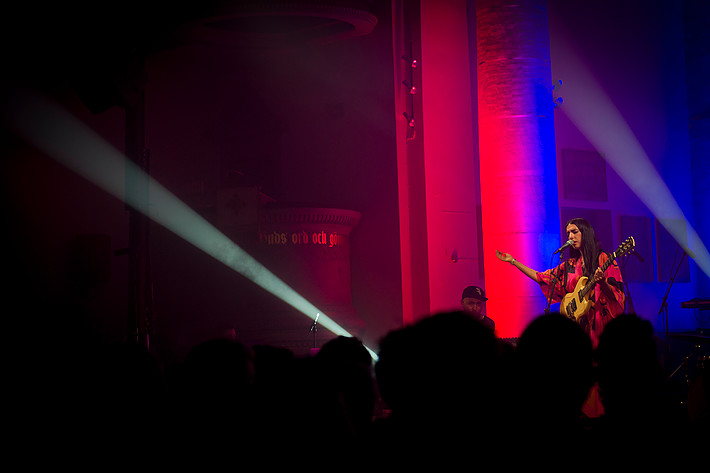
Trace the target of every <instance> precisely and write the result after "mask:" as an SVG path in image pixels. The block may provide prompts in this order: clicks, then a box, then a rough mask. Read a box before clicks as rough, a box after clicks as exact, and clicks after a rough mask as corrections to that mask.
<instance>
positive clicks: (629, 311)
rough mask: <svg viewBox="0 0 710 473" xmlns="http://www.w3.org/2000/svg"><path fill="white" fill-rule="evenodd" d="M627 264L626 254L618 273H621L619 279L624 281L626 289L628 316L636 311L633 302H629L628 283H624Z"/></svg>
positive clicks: (627, 256)
mask: <svg viewBox="0 0 710 473" xmlns="http://www.w3.org/2000/svg"><path fill="white" fill-rule="evenodd" d="M628 262H629V253H627V254H626V257H625V258H624V261H623V264H620V265H619V271H620V272H621V278H622V279H623V280H624V286H625V287H626V301H627V302H628V306H629V310H628V311H626V309H624V310H625V311H626V312H628V313H630V314H635V313H636V310H635V309H634V301H633V300H631V290H630V289H629V283H628V282H627V281H626V277H625V276H624V268H626V263H628Z"/></svg>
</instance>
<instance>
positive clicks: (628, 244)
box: [614, 237, 636, 258]
mask: <svg viewBox="0 0 710 473" xmlns="http://www.w3.org/2000/svg"><path fill="white" fill-rule="evenodd" d="M635 246H636V241H635V240H634V237H628V238H627V239H626V240H624V241H622V242H621V244H620V245H619V247H618V248H617V249H616V251H615V252H614V257H615V258H618V257H619V256H621V255H623V254H624V253H628V252H629V251H631V250H632V249H633V248H634V247H635Z"/></svg>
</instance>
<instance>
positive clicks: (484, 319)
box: [461, 286, 496, 332]
mask: <svg viewBox="0 0 710 473" xmlns="http://www.w3.org/2000/svg"><path fill="white" fill-rule="evenodd" d="M487 300H488V298H487V297H486V293H485V292H484V291H483V289H481V288H480V287H478V286H468V287H467V288H466V289H464V290H463V294H462V295H461V307H462V308H463V311H464V312H465V313H466V314H468V315H470V316H471V317H473V318H474V319H476V320H479V321H480V322H481V323H482V324H483V325H484V326H486V327H488V328H489V329H491V330H492V331H494V332H495V329H496V323H495V322H494V321H493V319H491V318H490V317H488V316H487V315H486V301H487Z"/></svg>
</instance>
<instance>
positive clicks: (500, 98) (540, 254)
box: [475, 0, 561, 337]
mask: <svg viewBox="0 0 710 473" xmlns="http://www.w3.org/2000/svg"><path fill="white" fill-rule="evenodd" d="M475 4H476V38H477V56H478V125H479V152H480V179H481V213H482V227H483V251H484V266H485V280H486V292H487V295H488V298H489V301H488V307H487V308H488V313H489V315H490V316H491V317H493V318H494V319H495V320H496V330H497V332H498V335H499V336H502V337H516V336H519V335H520V333H521V331H522V330H523V329H524V327H525V326H526V325H527V323H528V322H529V321H530V320H531V319H532V318H533V317H534V316H535V315H537V314H540V313H542V312H543V310H544V308H545V303H546V299H545V297H544V295H543V294H542V291H541V290H540V289H539V287H538V286H537V285H536V284H535V283H534V282H532V281H530V280H529V279H528V278H526V277H525V276H523V275H522V274H521V273H520V272H518V271H517V270H516V269H514V268H513V267H511V266H510V265H508V264H505V263H502V262H501V261H499V260H498V259H497V258H496V256H495V251H496V250H497V249H499V250H501V251H505V252H509V253H511V254H512V255H513V256H514V257H515V258H516V259H519V260H520V261H521V262H523V263H525V264H526V265H528V266H530V267H532V268H535V269H539V270H540V269H545V268H547V267H548V266H549V265H550V261H549V258H550V255H551V254H552V252H553V251H554V250H555V248H557V246H556V245H557V244H558V243H559V242H560V238H561V237H560V235H559V228H560V225H559V204H558V197H557V177H556V159H555V137H554V121H553V111H554V107H553V100H552V94H551V89H552V86H551V82H552V79H551V67H550V46H549V31H548V22H547V6H546V1H545V0H523V1H515V2H512V1H506V0H477V1H476V2H475Z"/></svg>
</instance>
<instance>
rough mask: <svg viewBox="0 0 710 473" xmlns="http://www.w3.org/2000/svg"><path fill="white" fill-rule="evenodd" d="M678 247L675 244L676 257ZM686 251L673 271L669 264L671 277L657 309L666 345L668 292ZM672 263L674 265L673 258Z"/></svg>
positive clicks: (667, 342)
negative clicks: (660, 316) (661, 317)
mask: <svg viewBox="0 0 710 473" xmlns="http://www.w3.org/2000/svg"><path fill="white" fill-rule="evenodd" d="M679 248H680V245H678V246H677V248H676V252H675V254H676V257H677V256H678V249H679ZM686 254H687V253H686V252H685V251H683V256H681V257H680V262H679V263H678V266H677V267H675V271H674V268H673V266H671V274H672V275H671V277H670V279H669V280H668V287H667V288H666V294H665V295H664V296H663V302H661V308H660V309H659V310H658V314H659V315H663V327H664V335H665V338H666V345H669V343H670V341H669V340H668V294H669V293H670V292H671V286H673V282H674V281H675V278H676V275H677V274H678V270H679V269H680V267H681V265H682V264H683V259H684V258H685V255H686ZM673 264H674V265H675V258H673Z"/></svg>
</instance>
